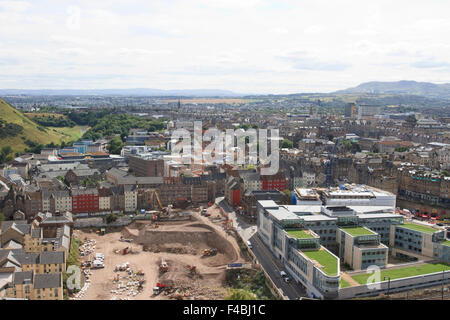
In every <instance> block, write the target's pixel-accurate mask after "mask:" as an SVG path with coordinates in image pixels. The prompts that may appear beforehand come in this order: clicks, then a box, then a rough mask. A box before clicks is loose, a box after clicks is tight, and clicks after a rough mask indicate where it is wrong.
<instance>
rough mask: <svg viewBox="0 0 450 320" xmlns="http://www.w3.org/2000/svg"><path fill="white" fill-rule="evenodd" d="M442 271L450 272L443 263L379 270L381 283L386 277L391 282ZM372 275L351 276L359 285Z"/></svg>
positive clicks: (449, 267) (449, 266) (449, 268)
mask: <svg viewBox="0 0 450 320" xmlns="http://www.w3.org/2000/svg"><path fill="white" fill-rule="evenodd" d="M443 270H450V265H447V264H443V263H429V264H422V265H419V266H410V267H405V268H399V269H390V270H389V269H385V270H381V277H380V280H381V281H385V280H384V277H386V280H388V277H390V278H391V280H394V279H401V278H407V277H413V276H419V275H422V274H429V273H435V272H442V271H443ZM371 275H372V273H369V274H367V273H362V274H357V275H354V276H352V278H353V279H355V280H356V281H357V282H358V283H360V284H366V283H367V279H368V278H369V277H370V276H371Z"/></svg>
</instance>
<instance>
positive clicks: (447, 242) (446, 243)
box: [442, 240, 450, 247]
mask: <svg viewBox="0 0 450 320" xmlns="http://www.w3.org/2000/svg"><path fill="white" fill-rule="evenodd" d="M442 244H443V245H444V246H449V247H450V240H445V241H444V242H442Z"/></svg>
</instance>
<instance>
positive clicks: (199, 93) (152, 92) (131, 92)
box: [0, 88, 241, 97]
mask: <svg viewBox="0 0 450 320" xmlns="http://www.w3.org/2000/svg"><path fill="white" fill-rule="evenodd" d="M5 95H35V96H42V95H44V96H47V95H48V96H52V95H63V96H73V95H76V96H82V95H119V96H122V95H123V96H155V97H157V96H159V97H162V96H184V97H237V96H241V95H240V94H237V93H235V92H232V91H228V90H218V89H192V90H161V89H145V88H137V89H92V90H77V89H73V90H72V89H62V90H53V89H42V90H27V89H0V96H5Z"/></svg>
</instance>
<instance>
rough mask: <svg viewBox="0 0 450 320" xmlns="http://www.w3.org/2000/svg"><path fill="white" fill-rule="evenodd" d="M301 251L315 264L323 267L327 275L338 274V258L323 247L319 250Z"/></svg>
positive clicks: (320, 267)
mask: <svg viewBox="0 0 450 320" xmlns="http://www.w3.org/2000/svg"><path fill="white" fill-rule="evenodd" d="M301 252H302V253H303V254H304V255H305V256H307V257H308V258H309V259H310V260H312V261H313V262H314V264H315V266H316V267H318V268H319V269H321V270H322V271H323V272H324V273H326V274H327V275H329V276H337V275H338V263H339V262H338V259H337V258H336V257H335V256H333V255H332V254H331V253H330V252H328V251H327V250H326V249H324V248H323V247H321V248H320V249H319V250H314V251H301Z"/></svg>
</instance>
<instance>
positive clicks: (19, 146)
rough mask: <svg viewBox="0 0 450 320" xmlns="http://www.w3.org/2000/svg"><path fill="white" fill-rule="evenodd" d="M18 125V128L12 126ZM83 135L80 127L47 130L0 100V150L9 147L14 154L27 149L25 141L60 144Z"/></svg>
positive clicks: (47, 128)
mask: <svg viewBox="0 0 450 320" xmlns="http://www.w3.org/2000/svg"><path fill="white" fill-rule="evenodd" d="M14 124H15V125H19V126H21V127H22V128H23V129H22V130H20V127H17V126H14ZM82 133H83V129H82V128H81V127H74V128H49V127H42V126H39V125H38V124H36V123H35V122H33V121H32V120H30V119H29V118H27V117H26V116H25V115H24V114H23V113H22V112H21V111H19V110H16V109H15V108H13V107H12V106H11V105H9V104H8V103H6V102H5V101H4V100H3V99H0V148H2V147H4V146H10V147H11V148H12V150H13V151H14V152H22V151H24V150H25V148H27V145H26V144H25V141H26V140H29V141H33V142H35V143H37V144H43V145H46V144H49V143H51V142H53V143H56V144H60V143H61V142H62V141H65V142H69V141H73V140H77V139H79V137H81V135H82Z"/></svg>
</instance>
